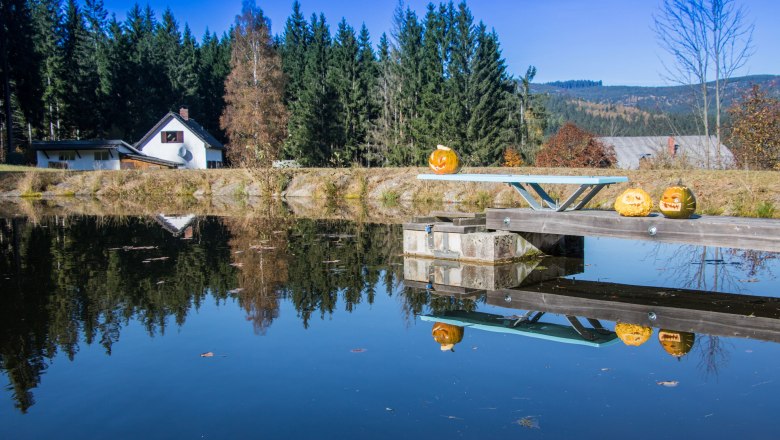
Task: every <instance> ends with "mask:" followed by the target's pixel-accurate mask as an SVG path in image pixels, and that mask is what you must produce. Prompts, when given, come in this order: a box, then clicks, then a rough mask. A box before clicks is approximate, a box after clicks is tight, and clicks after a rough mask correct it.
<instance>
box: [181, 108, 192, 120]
mask: <svg viewBox="0 0 780 440" xmlns="http://www.w3.org/2000/svg"><path fill="white" fill-rule="evenodd" d="M179 116H181V117H182V119H184V120H185V121H189V120H190V109H188V108H187V107H186V106H181V108H180V109H179Z"/></svg>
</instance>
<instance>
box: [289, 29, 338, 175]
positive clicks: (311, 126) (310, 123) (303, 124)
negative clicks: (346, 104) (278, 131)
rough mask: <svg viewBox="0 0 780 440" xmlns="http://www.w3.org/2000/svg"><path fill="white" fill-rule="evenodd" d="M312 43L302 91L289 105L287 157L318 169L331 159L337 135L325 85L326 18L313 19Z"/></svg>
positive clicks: (330, 97)
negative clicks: (290, 112) (290, 107)
mask: <svg viewBox="0 0 780 440" xmlns="http://www.w3.org/2000/svg"><path fill="white" fill-rule="evenodd" d="M310 28H311V32H312V39H311V42H310V44H309V46H308V48H307V50H306V68H305V70H304V81H303V84H304V88H303V90H302V91H301V93H300V96H299V98H298V100H297V101H296V102H294V103H293V104H292V115H291V118H290V119H291V121H290V137H289V141H288V145H289V153H290V154H291V157H292V158H293V159H296V160H298V161H299V162H300V163H301V164H304V165H312V166H318V165H319V166H321V165H325V164H327V163H328V162H329V161H330V159H331V155H332V151H333V147H334V143H333V139H334V137H335V133H336V132H337V126H336V123H337V122H338V121H337V120H336V116H335V115H336V108H337V107H336V105H337V98H336V94H335V92H334V91H333V88H332V86H331V84H330V82H329V81H328V70H329V69H328V67H329V66H330V63H329V58H330V51H331V40H330V31H329V30H328V25H327V24H326V23H325V16H324V15H322V14H320V16H319V17H317V16H316V15H314V14H313V15H312V18H311V23H310Z"/></svg>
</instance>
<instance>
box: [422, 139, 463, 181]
mask: <svg viewBox="0 0 780 440" xmlns="http://www.w3.org/2000/svg"><path fill="white" fill-rule="evenodd" d="M428 166H429V167H431V170H433V172H434V173H436V174H455V173H457V172H458V171H460V160H459V159H458V155H457V154H456V153H455V150H453V149H452V148H450V147H445V146H444V145H437V146H436V149H435V150H433V153H431V156H430V157H429V158H428Z"/></svg>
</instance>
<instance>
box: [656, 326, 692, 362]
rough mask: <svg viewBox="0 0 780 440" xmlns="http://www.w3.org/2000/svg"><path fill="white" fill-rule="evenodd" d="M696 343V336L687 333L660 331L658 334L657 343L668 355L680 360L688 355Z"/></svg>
mask: <svg viewBox="0 0 780 440" xmlns="http://www.w3.org/2000/svg"><path fill="white" fill-rule="evenodd" d="M695 341H696V335H695V334H693V333H688V332H677V331H674V330H661V331H659V332H658V342H660V343H661V346H662V347H663V348H664V350H666V352H667V353H669V354H670V355H672V356H674V357H676V358H680V357H683V356H685V355H686V354H688V352H690V351H691V348H693V343H694V342H695Z"/></svg>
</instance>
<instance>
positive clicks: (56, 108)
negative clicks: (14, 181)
mask: <svg viewBox="0 0 780 440" xmlns="http://www.w3.org/2000/svg"><path fill="white" fill-rule="evenodd" d="M61 7H62V3H61V2H60V0H42V1H38V2H35V3H33V11H32V12H33V19H34V23H35V51H36V52H37V54H38V56H39V57H40V60H41V63H40V78H41V82H42V87H41V103H40V104H41V111H42V117H41V122H42V123H43V125H44V130H45V135H44V137H45V138H47V139H50V140H57V139H59V137H60V126H61V122H62V112H63V105H64V104H63V97H64V95H65V82H64V79H63V73H64V72H63V69H64V60H63V58H64V57H63V53H62V45H61V40H62V25H63V23H62V21H63V18H62V13H61V10H60V9H61Z"/></svg>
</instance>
